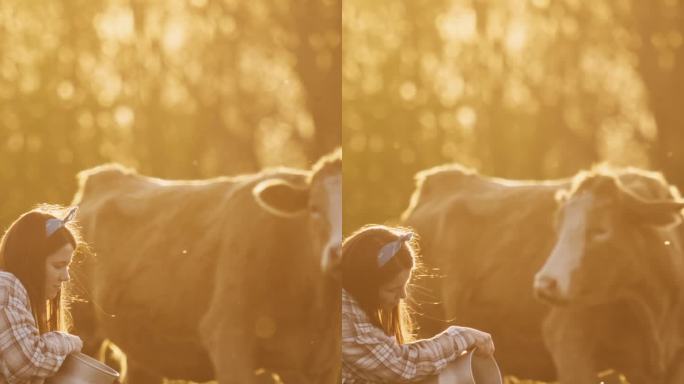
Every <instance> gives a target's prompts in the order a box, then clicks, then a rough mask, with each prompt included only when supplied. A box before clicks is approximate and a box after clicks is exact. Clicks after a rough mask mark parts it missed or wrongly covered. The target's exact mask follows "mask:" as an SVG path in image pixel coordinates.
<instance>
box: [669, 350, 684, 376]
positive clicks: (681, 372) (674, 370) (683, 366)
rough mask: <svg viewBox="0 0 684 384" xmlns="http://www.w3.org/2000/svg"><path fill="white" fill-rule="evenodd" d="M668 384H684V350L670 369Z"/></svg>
mask: <svg viewBox="0 0 684 384" xmlns="http://www.w3.org/2000/svg"><path fill="white" fill-rule="evenodd" d="M665 383H666V384H677V383H684V349H683V350H681V351H680V352H679V354H678V355H677V357H676V358H675V359H674V360H673V363H672V366H671V367H670V368H669V369H668V374H667V380H666V381H665Z"/></svg>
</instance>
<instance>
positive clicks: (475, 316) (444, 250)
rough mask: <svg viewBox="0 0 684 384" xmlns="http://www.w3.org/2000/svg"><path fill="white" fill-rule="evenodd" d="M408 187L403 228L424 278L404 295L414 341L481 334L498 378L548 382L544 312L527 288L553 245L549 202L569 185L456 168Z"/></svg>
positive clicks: (433, 172)
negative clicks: (465, 330) (451, 333)
mask: <svg viewBox="0 0 684 384" xmlns="http://www.w3.org/2000/svg"><path fill="white" fill-rule="evenodd" d="M416 180H417V189H416V191H415V192H414V194H413V196H412V198H411V203H410V206H409V207H408V209H407V210H406V211H405V212H404V214H403V215H402V220H403V223H404V224H405V225H408V226H411V227H413V228H414V229H415V230H416V231H417V233H418V234H419V235H420V237H421V240H420V245H421V254H422V256H423V262H424V265H425V267H427V268H426V270H427V272H428V275H432V277H430V276H422V277H421V276H419V277H418V278H417V279H416V280H414V281H413V283H412V287H411V289H410V293H409V296H410V297H409V304H410V305H411V306H412V307H413V308H414V309H416V311H417V312H418V313H417V320H418V325H419V326H420V328H421V333H420V336H423V337H429V336H432V335H434V334H435V333H437V332H438V331H440V330H442V329H444V328H445V327H446V326H447V325H448V323H454V324H459V325H465V326H471V327H475V328H478V329H482V330H485V331H487V332H490V333H491V334H492V335H493V338H494V341H495V344H496V356H497V360H498V361H499V363H500V365H501V369H502V370H503V371H504V372H505V373H506V374H515V375H517V376H520V377H534V378H538V379H543V380H549V379H552V378H553V377H554V367H553V363H552V360H551V358H550V356H549V354H548V352H546V350H545V348H544V344H543V340H542V336H541V332H540V328H541V322H542V319H543V317H544V315H545V314H546V313H547V312H548V309H547V308H546V306H544V305H543V304H541V303H539V302H538V301H537V300H535V298H534V295H533V292H532V289H531V284H532V280H533V276H534V273H535V272H536V271H537V270H538V269H539V268H540V267H541V266H542V265H543V264H544V261H545V259H546V256H547V255H548V254H549V253H550V251H551V249H552V246H553V238H554V232H553V214H554V210H555V207H556V201H555V198H554V196H555V194H556V192H557V191H558V190H559V189H560V188H562V187H564V186H567V185H569V180H556V181H548V182H536V181H535V182H532V181H511V180H503V179H496V178H489V177H484V176H481V175H479V174H477V173H476V172H474V171H472V170H469V169H465V168H463V167H462V166H458V165H449V166H441V167H437V168H433V169H429V170H426V171H423V172H420V173H418V174H417V176H416ZM435 302H436V303H437V305H435V304H431V303H435ZM440 303H441V305H440ZM447 320H448V321H447Z"/></svg>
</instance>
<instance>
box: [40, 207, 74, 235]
mask: <svg viewBox="0 0 684 384" xmlns="http://www.w3.org/2000/svg"><path fill="white" fill-rule="evenodd" d="M76 211H78V207H72V208H71V209H69V212H67V214H66V215H65V216H64V218H63V219H58V218H56V217H53V218H51V219H48V221H46V222H45V236H46V237H50V236H52V234H53V233H55V232H57V230H58V229H60V228H62V227H63V226H64V225H65V224H66V223H68V222H69V221H71V220H72V219H73V218H74V216H76Z"/></svg>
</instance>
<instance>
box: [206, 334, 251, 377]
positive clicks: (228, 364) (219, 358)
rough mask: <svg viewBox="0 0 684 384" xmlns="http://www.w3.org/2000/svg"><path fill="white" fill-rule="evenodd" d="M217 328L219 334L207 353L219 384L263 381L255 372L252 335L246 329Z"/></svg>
mask: <svg viewBox="0 0 684 384" xmlns="http://www.w3.org/2000/svg"><path fill="white" fill-rule="evenodd" d="M248 329H250V328H243V329H233V330H219V332H217V333H219V334H220V336H219V337H217V339H216V340H215V341H214V342H212V343H211V347H210V349H208V350H209V355H210V356H211V360H212V362H213V364H214V370H215V373H216V381H217V382H218V383H219V384H258V383H263V381H261V380H260V379H259V378H257V376H256V374H255V368H256V364H255V360H254V351H255V345H254V337H249V336H250V335H248V334H247V333H246V330H248Z"/></svg>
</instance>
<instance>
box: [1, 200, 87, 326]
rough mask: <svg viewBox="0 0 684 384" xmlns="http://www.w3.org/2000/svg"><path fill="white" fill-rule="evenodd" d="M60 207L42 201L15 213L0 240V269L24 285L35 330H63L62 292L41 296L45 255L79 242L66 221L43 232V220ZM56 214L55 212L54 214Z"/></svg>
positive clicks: (72, 226)
mask: <svg viewBox="0 0 684 384" xmlns="http://www.w3.org/2000/svg"><path fill="white" fill-rule="evenodd" d="M63 211H64V210H63V209H61V208H60V207H57V206H48V205H43V206H40V207H38V208H36V209H33V210H31V211H29V212H26V213H24V214H22V215H21V216H19V218H18V219H16V220H15V221H14V222H13V223H12V224H11V225H10V227H9V228H8V229H7V231H6V232H5V234H4V235H3V237H2V240H0V269H2V270H4V271H6V272H9V273H11V274H13V275H14V276H16V277H17V278H18V279H19V281H20V282H21V284H22V285H23V286H24V288H26V292H27V293H28V297H29V301H30V304H31V311H32V312H33V317H34V318H35V320H36V325H37V326H38V330H39V332H40V333H41V334H42V333H45V332H50V331H57V330H65V329H66V326H67V324H66V323H67V321H66V320H67V319H66V316H65V305H64V301H65V297H64V296H65V295H63V294H62V292H61V291H62V290H60V292H59V293H58V294H57V296H56V297H54V298H53V299H47V298H45V268H46V267H45V259H46V258H47V257H48V256H50V255H51V254H52V253H54V252H55V251H57V250H59V249H60V248H62V247H64V246H65V245H67V244H71V246H72V247H74V249H76V248H77V246H78V244H79V243H80V236H79V233H78V230H77V229H76V227H75V226H74V224H73V223H71V222H69V223H67V224H66V225H65V226H62V227H60V228H59V229H57V231H55V232H54V233H52V234H51V235H50V236H47V233H46V222H47V221H48V220H49V219H54V218H60V219H61V218H62V216H63V215H61V213H62V212H63ZM58 214H59V215H58Z"/></svg>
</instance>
